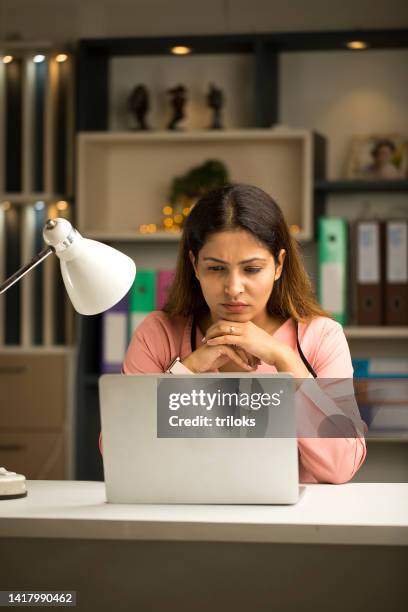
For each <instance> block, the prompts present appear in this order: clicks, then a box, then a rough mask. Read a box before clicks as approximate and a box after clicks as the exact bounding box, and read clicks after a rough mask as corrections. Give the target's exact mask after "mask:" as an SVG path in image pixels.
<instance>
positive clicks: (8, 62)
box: [3, 55, 13, 64]
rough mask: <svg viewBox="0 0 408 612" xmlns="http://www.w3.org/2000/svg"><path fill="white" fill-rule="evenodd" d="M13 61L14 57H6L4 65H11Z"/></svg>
mask: <svg viewBox="0 0 408 612" xmlns="http://www.w3.org/2000/svg"><path fill="white" fill-rule="evenodd" d="M12 61H13V56H12V55H5V56H4V57H3V64H10V62H12Z"/></svg>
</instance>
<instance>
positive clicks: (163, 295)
mask: <svg viewBox="0 0 408 612" xmlns="http://www.w3.org/2000/svg"><path fill="white" fill-rule="evenodd" d="M174 274H175V270H158V271H157V288H156V289H157V294H156V310H161V309H162V308H163V306H164V305H165V303H166V300H167V294H168V290H169V287H170V285H171V283H172V282H173V279H174Z"/></svg>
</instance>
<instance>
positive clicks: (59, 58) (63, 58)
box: [55, 53, 68, 63]
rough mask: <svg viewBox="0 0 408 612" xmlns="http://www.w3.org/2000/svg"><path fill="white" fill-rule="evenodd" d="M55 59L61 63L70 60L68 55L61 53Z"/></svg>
mask: <svg viewBox="0 0 408 612" xmlns="http://www.w3.org/2000/svg"><path fill="white" fill-rule="evenodd" d="M55 59H56V60H57V62H59V63H62V62H66V61H67V59H68V55H67V54H66V53H59V54H58V55H57V57H56V58H55Z"/></svg>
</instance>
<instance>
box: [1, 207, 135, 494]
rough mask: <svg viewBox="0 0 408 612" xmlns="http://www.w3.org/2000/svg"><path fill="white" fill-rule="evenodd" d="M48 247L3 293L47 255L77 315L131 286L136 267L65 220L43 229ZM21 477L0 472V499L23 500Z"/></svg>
mask: <svg viewBox="0 0 408 612" xmlns="http://www.w3.org/2000/svg"><path fill="white" fill-rule="evenodd" d="M43 237H44V241H45V242H46V244H47V245H48V246H47V247H46V248H45V249H43V250H42V251H41V252H40V253H38V254H37V255H35V256H34V257H33V258H32V259H31V261H30V262H29V263H28V264H26V265H25V266H23V267H22V268H20V269H19V270H17V272H15V273H14V274H13V275H12V276H10V277H9V278H8V279H6V280H5V281H4V282H3V283H1V284H0V293H4V292H5V291H7V289H9V288H10V287H11V286H12V285H14V284H15V283H17V282H18V281H19V280H20V279H21V278H23V276H25V275H26V274H27V273H28V272H29V271H30V270H32V269H33V268H35V266H37V265H38V264H40V263H41V262H43V261H44V259H46V258H47V257H48V256H49V255H51V253H55V254H56V255H57V257H59V259H60V266H61V273H62V278H63V280H64V284H65V288H66V290H67V293H68V296H69V298H70V300H71V302H72V305H73V307H74V308H75V310H76V311H77V312H79V313H80V314H83V315H95V314H99V313H101V312H104V311H105V310H108V309H109V308H111V307H112V306H114V305H115V304H116V303H117V302H119V300H121V299H122V298H123V297H124V296H125V295H126V293H127V292H128V291H129V289H130V287H131V286H132V283H133V280H134V278H135V275H136V265H135V263H134V262H133V260H132V259H130V257H128V256H127V255H124V254H123V253H121V252H120V251H117V250H116V249H113V248H112V247H110V246H108V245H106V244H103V243H101V242H96V241H95V240H89V239H87V238H83V237H82V236H81V234H80V233H79V232H78V231H77V230H76V229H75V228H74V227H72V225H71V223H70V222H69V221H67V220H66V219H60V218H57V219H49V220H48V221H47V223H46V224H45V226H44V229H43ZM26 495H27V490H26V486H25V477H24V476H23V475H21V474H15V473H14V472H8V471H7V470H5V469H4V468H0V499H12V498H16V497H25V496H26Z"/></svg>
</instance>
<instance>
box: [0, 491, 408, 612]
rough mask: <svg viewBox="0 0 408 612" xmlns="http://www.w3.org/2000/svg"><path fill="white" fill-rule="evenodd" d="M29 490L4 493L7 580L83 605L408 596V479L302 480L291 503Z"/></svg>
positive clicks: (257, 603) (365, 601)
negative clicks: (112, 500) (216, 502)
mask: <svg viewBox="0 0 408 612" xmlns="http://www.w3.org/2000/svg"><path fill="white" fill-rule="evenodd" d="M28 491H29V493H28V497H27V498H24V499H17V500H8V501H2V502H1V503H0V537H1V538H2V539H1V542H0V547H1V549H2V554H1V556H0V559H2V560H3V567H2V568H1V576H2V580H1V582H2V585H3V586H2V587H1V588H2V589H3V590H5V589H7V588H13V589H17V588H25V589H27V588H31V589H36V590H39V589H40V588H47V587H48V588H50V589H73V590H77V592H78V606H77V609H79V610H81V609H84V610H93V609H95V610H96V609H97V610H105V609H106V610H109V609H112V607H113V606H115V607H116V608H117V609H120V610H127V609H129V610H130V609H138V610H139V609H140V610H144V609H146V610H147V609H149V610H150V609H152V610H156V609H157V610H166V612H167V611H168V610H173V609H174V610H177V611H180V610H184V609H186V610H187V609H188V610H190V611H194V612H197V611H201V610H203V611H204V610H208V609H211V610H212V612H214V611H215V610H218V609H220V610H221V609H222V610H229V609H234V610H241V609H242V610H244V609H245V610H248V606H249V607H250V608H251V609H254V610H257V611H258V610H268V612H270V611H271V610H272V609H274V608H273V607H271V601H272V599H273V601H274V602H275V604H276V609H285V611H288V610H298V609H300V608H301V607H302V612H303V611H304V610H308V609H310V610H312V609H313V610H314V612H315V611H316V610H326V609H328V608H327V606H329V607H330V610H331V611H333V610H337V609H338V610H340V609H344V608H343V606H347V608H350V601H352V602H353V605H352V608H351V609H358V607H359V606H362V607H360V609H364V610H369V609H370V605H372V606H377V605H379V607H378V608H377V607H372V609H381V606H382V604H384V609H386V608H387V609H390V610H399V609H400V608H399V607H398V605H399V601H401V603H402V602H403V600H404V598H405V602H404V604H405V605H406V601H408V599H407V598H408V587H407V580H406V567H408V554H407V553H408V484H405V483H401V484H395V483H380V484H374V483H349V484H345V485H307V486H306V490H305V492H304V494H303V496H302V498H301V500H300V501H299V503H298V504H296V505H294V506H203V505H200V506H187V505H183V506H181V505H180V506H177V505H140V506H137V505H111V504H106V503H105V491H104V484H103V483H97V482H63V481H29V482H28ZM4 559H7V563H4ZM364 584H366V585H367V588H368V590H366V589H363V588H362V586H364ZM204 587H205V588H204ZM118 589H119V591H118ZM204 591H205V596H204ZM118 593H120V601H121V602H122V603H121V605H120V606H119V607H118V605H117V603H118V599H117V598H118V597H119V595H118ZM271 598H272V599H271ZM95 599H98V605H96V606H95V607H92V606H93V604H92V602H94V601H95ZM329 601H330V604H329ZM152 602H153V603H152ZM347 602H348V604H347ZM370 602H371V603H370ZM153 604H154V605H153ZM390 604H391V605H390ZM405 605H404V606H403V607H401V610H402V609H404V608H405ZM81 606H83V607H81ZM138 606H139V607H138ZM150 606H151V607H150Z"/></svg>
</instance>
